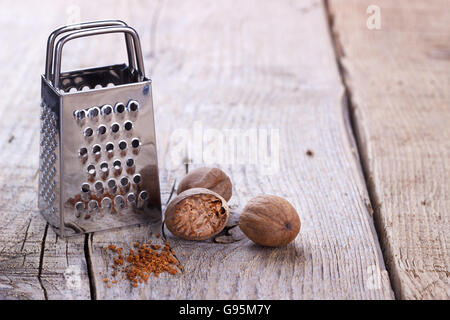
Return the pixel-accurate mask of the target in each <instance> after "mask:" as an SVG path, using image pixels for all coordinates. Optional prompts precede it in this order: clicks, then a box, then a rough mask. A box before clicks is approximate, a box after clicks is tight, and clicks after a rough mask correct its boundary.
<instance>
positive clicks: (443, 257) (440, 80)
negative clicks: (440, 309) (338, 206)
mask: <svg viewBox="0 0 450 320" xmlns="http://www.w3.org/2000/svg"><path fill="white" fill-rule="evenodd" d="M372 3H374V4H377V5H378V6H379V7H380V8H381V29H380V30H374V31H371V30H368V29H367V27H366V24H365V21H364V20H362V19H360V17H361V14H362V13H364V12H365V10H366V8H367V7H368V6H369V5H370V4H372ZM330 9H331V13H332V15H333V17H334V26H333V32H334V33H335V37H334V38H335V39H337V41H338V46H339V48H341V49H342V50H338V52H339V59H340V60H341V61H342V65H343V69H344V74H345V81H346V83H347V85H348V89H349V92H350V96H351V104H352V108H353V113H354V120H355V121H354V122H355V124H356V130H357V135H358V140H359V142H360V147H361V151H362V154H363V162H364V163H365V167H366V175H367V177H368V181H369V188H370V190H369V191H370V192H371V194H372V195H373V196H372V200H373V202H372V204H373V205H374V207H375V213H376V216H375V218H376V221H377V227H378V228H377V229H378V230H379V231H380V239H381V241H382V247H383V248H384V249H385V257H388V258H387V259H386V263H387V265H388V267H389V271H390V276H391V279H392V283H393V287H394V290H395V292H396V294H397V296H398V298H402V299H449V298H450V280H449V279H450V270H449V265H450V237H449V230H450V229H449V225H450V212H449V208H450V198H449V194H450V169H449V168H450V43H449V40H450V28H449V27H448V22H449V21H450V10H449V9H450V3H449V2H448V1H446V0H433V1H426V2H423V1H418V0H415V1H408V2H407V3H403V2H402V1H387V0H386V1H385V0H383V1H369V0H367V1H360V0H351V1H347V0H346V1H330Z"/></svg>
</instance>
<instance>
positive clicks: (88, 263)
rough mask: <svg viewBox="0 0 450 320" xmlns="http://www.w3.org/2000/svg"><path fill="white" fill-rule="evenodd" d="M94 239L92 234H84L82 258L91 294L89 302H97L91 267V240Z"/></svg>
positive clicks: (93, 273) (93, 274)
mask: <svg viewBox="0 0 450 320" xmlns="http://www.w3.org/2000/svg"><path fill="white" fill-rule="evenodd" d="M93 238H94V234H93V233H89V234H86V236H85V238H84V258H85V260H86V269H87V275H88V279H89V290H90V294H91V300H97V287H96V285H95V283H96V282H95V272H94V268H93V265H92V258H91V256H92V240H93Z"/></svg>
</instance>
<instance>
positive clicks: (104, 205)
mask: <svg viewBox="0 0 450 320" xmlns="http://www.w3.org/2000/svg"><path fill="white" fill-rule="evenodd" d="M110 207H111V199H110V198H108V197H104V198H103V199H102V208H110Z"/></svg>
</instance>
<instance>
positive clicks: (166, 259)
mask: <svg viewBox="0 0 450 320" xmlns="http://www.w3.org/2000/svg"><path fill="white" fill-rule="evenodd" d="M103 249H104V250H105V251H108V250H109V251H110V252H112V253H113V254H114V255H115V256H114V257H113V261H114V263H113V265H112V269H113V271H112V273H111V276H112V277H113V278H114V279H113V280H111V281H110V279H108V278H107V277H105V278H104V279H103V281H104V282H105V283H106V284H107V287H108V288H110V287H111V284H116V283H117V280H116V279H115V278H116V277H117V275H118V274H119V273H123V274H124V275H125V276H126V278H127V279H128V280H129V281H130V283H131V285H132V286H133V287H137V286H138V283H143V282H144V283H147V280H148V279H149V278H150V277H151V276H154V277H158V276H159V275H160V274H161V273H164V272H167V273H169V274H171V275H175V274H177V273H178V272H179V271H181V270H182V267H181V264H180V262H179V261H178V260H177V258H175V256H174V252H173V250H171V248H170V246H169V243H168V242H164V246H162V245H160V244H152V242H151V241H150V240H149V241H148V242H146V243H139V242H136V243H135V244H134V249H130V250H129V251H128V253H123V251H124V250H123V249H122V248H118V247H116V246H115V245H113V244H110V245H109V246H107V247H104V248H103ZM110 282H111V283H110Z"/></svg>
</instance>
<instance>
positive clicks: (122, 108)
mask: <svg viewBox="0 0 450 320" xmlns="http://www.w3.org/2000/svg"><path fill="white" fill-rule="evenodd" d="M115 109H116V112H117V113H119V114H120V113H123V112H124V111H125V105H124V104H123V103H120V102H119V103H117V104H116V107H115Z"/></svg>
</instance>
